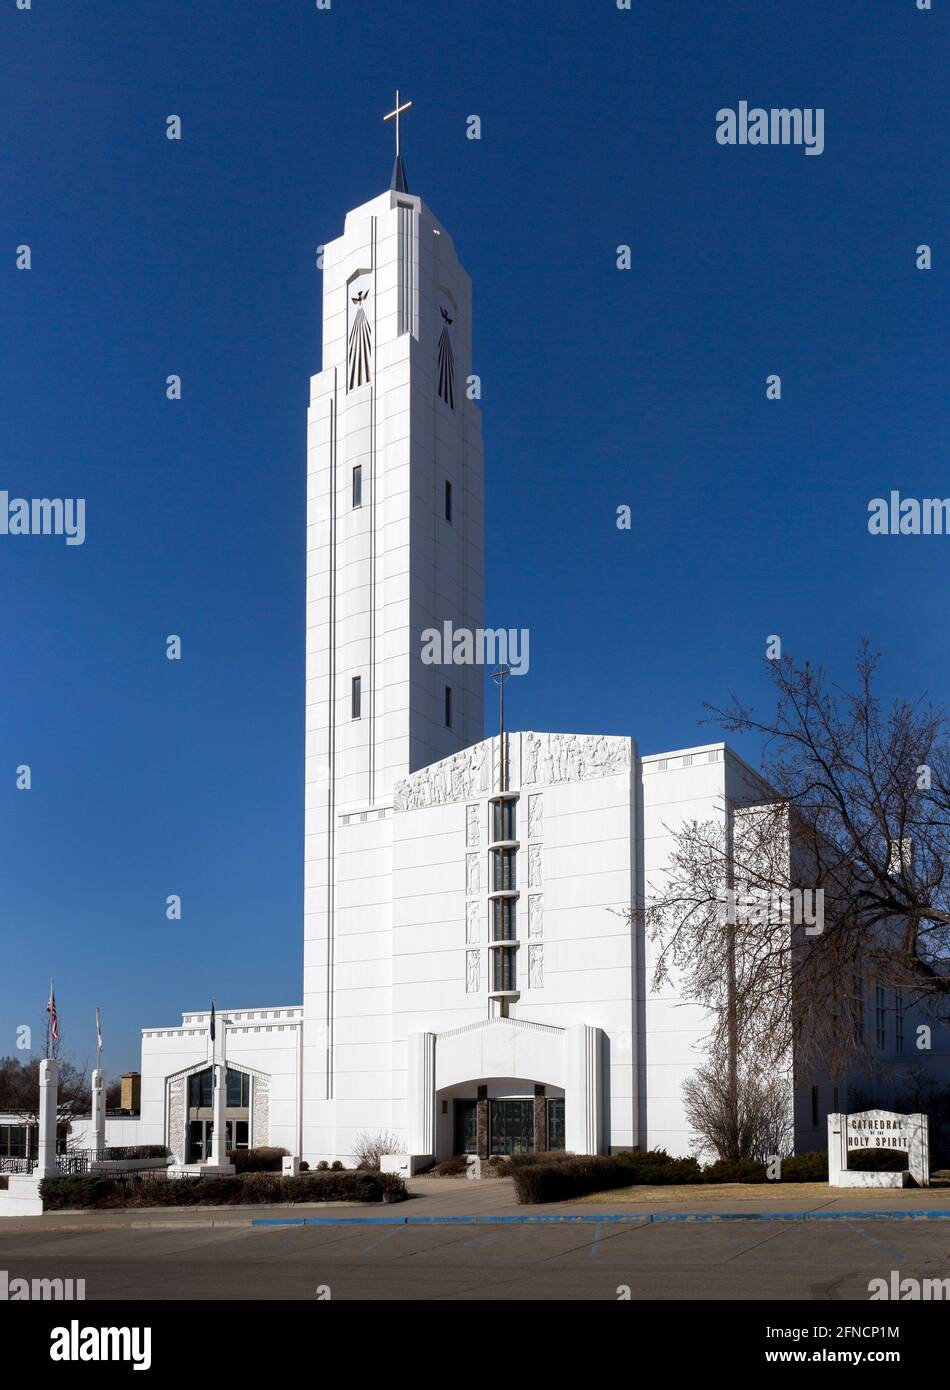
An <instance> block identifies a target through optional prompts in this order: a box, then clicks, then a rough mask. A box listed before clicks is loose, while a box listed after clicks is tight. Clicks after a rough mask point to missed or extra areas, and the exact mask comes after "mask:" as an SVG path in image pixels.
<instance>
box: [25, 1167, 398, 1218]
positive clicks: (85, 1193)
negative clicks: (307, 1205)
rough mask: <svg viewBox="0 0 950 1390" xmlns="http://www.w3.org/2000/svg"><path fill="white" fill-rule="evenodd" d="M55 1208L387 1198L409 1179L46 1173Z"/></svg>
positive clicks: (44, 1188)
mask: <svg viewBox="0 0 950 1390" xmlns="http://www.w3.org/2000/svg"><path fill="white" fill-rule="evenodd" d="M40 1193H41V1196H42V1198H43V1203H44V1205H45V1206H46V1208H47V1209H48V1210H49V1211H62V1210H64V1209H66V1208H75V1207H107V1206H135V1207H188V1206H245V1205H257V1204H258V1203H262V1202H276V1203H283V1202H286V1203H288V1204H290V1203H294V1202H382V1201H384V1200H385V1201H389V1202H393V1201H401V1200H403V1198H405V1196H406V1185H405V1183H404V1182H403V1180H402V1178H401V1177H400V1176H399V1174H398V1173H372V1172H369V1171H357V1172H345V1171H344V1172H338V1173H334V1172H328V1173H306V1174H303V1173H301V1174H300V1175H299V1176H298V1177H294V1178H285V1177H282V1176H281V1174H279V1173H243V1174H235V1175H234V1176H233V1177H232V1176H217V1177H207V1178H164V1177H162V1178H156V1177H146V1176H144V1175H133V1176H130V1177H128V1178H125V1179H122V1180H120V1179H117V1178H113V1177H108V1176H105V1175H103V1174H98V1173H96V1174H82V1175H77V1176H73V1177H62V1178H45V1179H44V1180H43V1182H42V1184H41V1186H40Z"/></svg>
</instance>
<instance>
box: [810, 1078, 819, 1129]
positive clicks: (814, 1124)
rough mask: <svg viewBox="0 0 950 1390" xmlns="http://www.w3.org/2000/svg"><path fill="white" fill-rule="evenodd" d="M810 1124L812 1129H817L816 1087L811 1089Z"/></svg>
mask: <svg viewBox="0 0 950 1390" xmlns="http://www.w3.org/2000/svg"><path fill="white" fill-rule="evenodd" d="M811 1123H812V1128H813V1129H817V1128H818V1087H817V1086H812V1088H811Z"/></svg>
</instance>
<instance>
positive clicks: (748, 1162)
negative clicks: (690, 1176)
mask: <svg viewBox="0 0 950 1390" xmlns="http://www.w3.org/2000/svg"><path fill="white" fill-rule="evenodd" d="M702 1172H703V1176H702V1181H703V1182H768V1181H769V1179H768V1178H767V1176H766V1165H765V1164H764V1163H763V1162H762V1160H761V1159H760V1158H737V1159H733V1160H730V1159H728V1158H719V1159H717V1160H716V1162H715V1163H707V1164H706V1166H705V1167H704V1168H703V1170H702Z"/></svg>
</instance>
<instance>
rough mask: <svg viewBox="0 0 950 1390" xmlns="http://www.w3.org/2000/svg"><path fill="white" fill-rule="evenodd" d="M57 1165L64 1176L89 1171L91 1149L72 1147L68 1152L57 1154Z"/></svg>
mask: <svg viewBox="0 0 950 1390" xmlns="http://www.w3.org/2000/svg"><path fill="white" fill-rule="evenodd" d="M56 1167H57V1168H58V1169H59V1171H60V1173H62V1174H63V1176H64V1177H65V1176H68V1175H69V1174H72V1173H88V1172H89V1150H88V1149H70V1150H69V1151H68V1152H67V1153H64V1154H57V1155H56Z"/></svg>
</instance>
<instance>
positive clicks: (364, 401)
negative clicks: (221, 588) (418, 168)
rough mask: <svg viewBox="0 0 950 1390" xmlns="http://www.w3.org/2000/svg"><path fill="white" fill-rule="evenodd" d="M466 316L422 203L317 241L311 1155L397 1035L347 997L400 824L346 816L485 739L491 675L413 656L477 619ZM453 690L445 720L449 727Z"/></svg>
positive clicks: (311, 460) (407, 201) (311, 551)
mask: <svg viewBox="0 0 950 1390" xmlns="http://www.w3.org/2000/svg"><path fill="white" fill-rule="evenodd" d="M354 277H359V279H360V285H361V286H362V287H366V288H368V289H369V297H368V299H367V300H366V301H365V307H366V311H367V315H368V317H369V319H370V322H371V325H372V334H373V361H372V376H371V381H370V384H368V385H365V386H363V387H358V388H355V389H353V390H347V385H348V382H347V373H346V355H347V322H348V320H347V314H348V303H349V298H350V291H351V288H352V282H353V279H354ZM445 296H447V298H443V297H445ZM442 303H447V304H448V305H449V306H450V308H451V310H452V312H451V317H452V320H453V322H452V332H453V334H454V356H455V409H454V411H453V410H451V409H449V407H448V406H447V405H445V404H444V403H443V402H442V401H441V400H439V399H438V395H437V389H436V368H437V356H438V346H437V345H438V340H439V335H440V332H441V329H442V323H443V320H442V316H441V313H440V305H441V304H442ZM471 316H472V303H471V285H470V282H469V279H468V276H467V275H466V274H465V272H464V270H463V269H462V267H461V265H460V264H459V262H458V259H457V257H456V255H455V251H454V248H453V246H452V242H451V239H450V238H449V236H448V235H447V233H446V232H445V229H444V228H442V227H440V225H439V224H438V222H437V221H436V219H435V218H434V217H433V216H432V214H431V212H430V211H429V210H428V209H427V208H426V207H425V205H424V204H423V203H422V202H421V200H420V199H418V198H412V197H409V196H407V195H402V194H398V195H397V194H395V193H386V194H383V195H382V196H381V197H379V198H376V199H374V200H372V201H371V202H369V203H367V204H365V205H364V206H362V207H360V208H357V209H355V210H354V211H353V212H351V213H349V214H348V216H347V219H346V224H345V228H344V234H343V236H342V237H340V238H338V239H337V240H336V241H334V242H331V243H330V244H329V245H328V246H327V247H326V251H325V256H324V301H323V329H324V331H323V370H322V371H321V372H320V373H319V374H318V375H317V376H315V377H314V378H313V379H312V382H311V404H310V414H309V440H308V450H309V453H308V516H307V521H308V566H307V728H306V759H307V771H306V791H305V818H306V826H305V870H304V876H305V884H304V887H305V906H304V911H305V926H304V936H305V958H304V1006H305V1012H306V1017H307V1021H308V1022H307V1028H306V1033H305V1075H306V1086H305V1093H304V1104H305V1124H306V1129H307V1138H306V1142H305V1145H304V1148H305V1151H306V1152H307V1154H308V1155H309V1154H312V1155H313V1156H323V1155H324V1154H325V1153H326V1146H327V1144H328V1143H330V1142H331V1139H330V1136H331V1135H333V1134H334V1133H335V1132H336V1130H337V1128H338V1126H340V1125H347V1124H350V1119H351V1117H350V1115H349V1111H348V1110H347V1106H348V1105H349V1104H350V1100H349V1098H348V1095H349V1090H350V1089H352V1084H355V1083H352V1084H351V1083H350V1082H347V1081H340V1080H339V1078H338V1073H340V1074H341V1075H346V1074H347V1073H348V1072H350V1071H352V1070H353V1068H354V1065H356V1064H358V1063H359V1056H360V1054H359V1051H358V1049H359V1048H360V1047H362V1046H364V1044H365V1046H367V1047H368V1048H370V1049H371V1051H370V1052H369V1053H366V1054H364V1062H365V1064H366V1065H365V1068H364V1067H362V1064H360V1065H359V1066H358V1067H357V1069H358V1070H361V1072H362V1071H365V1070H366V1069H368V1070H370V1071H375V1070H376V1068H377V1066H378V1064H379V1062H380V1056H379V1054H378V1052H373V1051H372V1049H379V1048H388V1046H389V1038H388V1037H387V1038H385V1039H383V1038H382V1037H380V1036H379V1032H378V1029H373V1028H372V1026H371V1025H368V1026H369V1027H370V1033H369V1036H367V1035H366V1034H365V1032H364V1030H363V1028H362V1025H361V1024H360V1023H358V1022H355V1023H354V1022H353V1020H354V1019H360V1018H362V1017H363V1016H364V1015H366V1014H367V1010H366V1009H365V1008H364V1006H363V1004H362V1003H361V1002H360V1001H359V1000H356V1001H355V1002H354V1001H351V1000H348V999H347V998H346V997H345V996H346V995H347V993H348V991H349V989H350V984H349V983H348V981H349V980H350V979H351V978H352V976H353V975H354V973H355V974H357V975H360V974H362V975H363V976H365V980H364V983H365V986H366V989H367V990H371V991H375V992H376V993H375V996H374V997H375V1000H376V1003H378V1002H379V1000H381V999H382V997H383V996H382V993H381V992H384V991H385V990H386V989H387V988H388V977H387V973H386V972H387V969H388V966H387V964H386V959H387V958H388V950H386V951H382V952H381V953H380V952H378V951H377V944H378V942H379V940H380V939H381V938H382V936H383V934H384V933H386V932H387V931H388V929H389V923H390V917H389V884H388V882H387V883H386V884H385V892H384V893H382V894H380V893H379V892H376V894H375V896H374V893H373V888H372V886H371V885H367V891H368V893H369V897H365V896H363V895H362V890H361V886H360V882H361V874H360V873H359V872H357V873H355V874H354V873H353V872H352V871H351V870H352V868H353V866H354V864H356V863H357V860H359V859H360V858H362V862H363V864H365V865H367V866H368V867H369V868H370V869H371V871H372V875H371V876H372V878H373V879H374V880H375V882H376V885H377V889H378V888H379V887H380V886H381V885H382V883H383V880H384V879H385V877H386V875H387V873H388V869H387V866H386V855H387V853H388V850H387V847H386V846H387V837H388V834H389V831H388V829H387V828H386V827H385V826H384V827H383V829H382V830H381V831H380V832H379V835H378V836H377V837H376V840H375V843H374V841H373V836H372V835H371V834H370V833H369V832H367V834H366V835H364V836H362V837H361V836H359V835H355V836H354V835H344V834H342V833H341V832H342V830H343V829H344V825H343V822H342V820H341V816H342V815H343V814H345V813H347V812H353V813H356V814H368V817H369V819H371V820H372V821H374V822H375V821H376V819H377V816H378V813H379V812H382V813H384V814H385V813H386V812H387V810H388V809H390V808H391V804H392V803H391V792H392V786H393V782H394V780H395V779H396V778H397V777H401V776H403V775H405V774H406V773H407V772H409V771H410V770H411V769H413V768H416V767H420V766H422V765H424V764H427V763H430V762H432V761H434V760H435V759H437V758H440V757H444V756H445V755H447V754H449V753H451V752H453V751H455V750H457V749H459V748H463V747H465V746H466V745H467V744H470V743H472V742H473V741H475V740H476V739H478V738H480V737H481V733H482V672H481V670H480V669H479V668H477V667H471V666H469V667H452V668H449V669H448V670H446V669H445V668H441V667H438V666H424V665H423V664H422V662H421V660H420V656H421V651H422V632H423V630H424V629H426V628H429V627H439V628H441V625H442V623H443V622H445V621H450V622H451V623H452V624H453V625H454V627H456V628H457V627H467V628H472V629H474V628H477V627H478V626H480V625H481V623H482V609H483V598H482V588H483V573H482V568H483V560H482V556H483V480H482V451H481V423H480V414H479V410H478V407H477V406H476V405H475V404H474V403H473V402H471V401H469V400H468V399H467V395H466V390H465V383H466V378H467V377H468V375H469V374H470V372H471ZM356 465H359V466H360V467H361V468H362V493H363V496H362V505H361V506H360V507H358V508H354V507H353V506H352V473H353V468H354V466H356ZM446 481H450V482H451V483H452V489H453V507H452V520H451V522H449V521H447V520H446V518H445V503H444V497H445V492H444V489H445V483H446ZM354 676H359V677H360V678H361V681H362V711H361V717H360V718H359V719H358V720H353V719H352V718H351V711H350V699H351V683H352V679H353V677H354ZM446 684H448V685H451V686H452V689H453V706H454V708H453V727H452V728H451V729H448V728H446V727H445V726H444V721H443V710H444V688H445V685H446ZM374 856H375V857H374ZM374 942H375V944H374ZM367 953H368V954H367ZM351 1003H352V1004H353V1007H352V1008H351V1007H350V1005H351ZM372 1009H375V1005H373V1006H372ZM370 1012H372V1010H371V1011H370ZM382 1012H386V1011H385V1010H384V1011H382ZM386 1031H387V1032H388V1027H387V1030H386ZM354 1049H357V1050H356V1051H354ZM383 1060H384V1061H385V1059H383ZM387 1070H388V1067H387V1066H386V1065H384V1066H383V1068H382V1072H381V1075H385V1074H386V1072H387ZM367 1084H369V1083H367ZM372 1089H373V1092H374V1098H375V1100H377V1101H378V1102H379V1103H380V1105H381V1106H383V1108H385V1106H386V1105H388V1103H389V1095H388V1092H386V1091H385V1089H384V1088H382V1086H381V1083H379V1082H373V1083H372Z"/></svg>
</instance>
